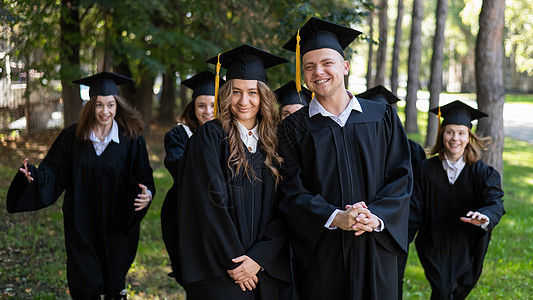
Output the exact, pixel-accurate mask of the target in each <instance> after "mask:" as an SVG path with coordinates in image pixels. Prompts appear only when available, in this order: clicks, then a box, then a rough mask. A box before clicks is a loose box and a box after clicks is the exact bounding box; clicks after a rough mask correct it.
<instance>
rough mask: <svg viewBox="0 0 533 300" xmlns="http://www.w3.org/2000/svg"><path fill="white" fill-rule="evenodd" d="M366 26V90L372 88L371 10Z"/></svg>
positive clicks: (372, 19)
mask: <svg viewBox="0 0 533 300" xmlns="http://www.w3.org/2000/svg"><path fill="white" fill-rule="evenodd" d="M368 26H369V27H370V29H369V33H368V39H369V41H368V63H367V65H366V88H367V89H371V88H373V87H374V82H373V81H372V61H373V60H374V12H373V11H372V10H371V11H370V14H369V15H368Z"/></svg>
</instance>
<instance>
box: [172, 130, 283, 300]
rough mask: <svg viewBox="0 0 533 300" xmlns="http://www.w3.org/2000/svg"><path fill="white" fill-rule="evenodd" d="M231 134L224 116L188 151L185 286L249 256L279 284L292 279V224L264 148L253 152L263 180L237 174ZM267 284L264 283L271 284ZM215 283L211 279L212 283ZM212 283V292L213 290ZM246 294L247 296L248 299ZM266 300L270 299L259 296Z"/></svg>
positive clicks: (181, 226)
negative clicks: (231, 159) (285, 214)
mask: <svg viewBox="0 0 533 300" xmlns="http://www.w3.org/2000/svg"><path fill="white" fill-rule="evenodd" d="M229 155H230V148H229V144H228V139H227V134H226V133H225V132H224V130H223V129H222V127H221V125H220V122H219V121H218V120H214V121H210V122H207V123H205V124H204V125H203V126H201V127H200V128H199V129H198V130H197V131H196V132H195V134H194V135H193V136H192V137H191V139H190V141H189V145H188V147H187V150H186V152H185V155H184V158H185V160H184V161H183V163H184V165H183V172H184V174H187V176H182V177H180V180H179V184H178V193H179V195H180V201H179V202H178V255H179V260H180V265H181V276H182V277H181V278H182V281H183V284H184V285H185V286H187V285H189V284H194V283H199V282H202V281H208V282H209V281H211V280H214V279H216V278H223V280H225V281H228V280H229V281H230V282H232V279H231V277H229V275H228V274H227V270H231V269H234V268H236V267H237V266H238V265H239V264H235V263H233V262H232V261H231V260H232V259H233V258H235V257H238V256H241V255H244V254H245V255H248V256H249V257H250V258H252V259H253V260H254V261H256V262H257V263H258V264H259V265H261V267H263V268H264V271H261V272H260V275H261V278H260V280H259V285H261V284H262V281H268V282H270V283H271V285H272V287H273V288H274V287H275V288H276V289H278V288H281V287H285V286H287V285H288V284H289V282H290V269H289V257H288V255H289V253H288V243H287V237H286V228H285V224H284V222H283V219H282V218H281V216H280V215H279V213H278V211H277V205H278V202H277V198H276V191H275V188H274V179H273V177H272V175H271V173H270V171H269V170H268V169H267V168H266V167H265V165H264V157H263V153H262V152H261V151H260V150H258V152H256V153H254V154H252V153H249V152H247V158H248V163H249V165H250V166H251V167H252V168H253V170H254V172H255V174H256V176H257V177H258V178H257V179H254V178H251V179H250V178H248V177H247V176H245V175H243V172H242V171H241V172H239V173H238V174H237V175H236V176H232V174H231V172H230V170H229V168H228V166H227V160H228V157H229ZM265 285H266V284H264V285H263V286H265ZM207 286H209V284H207ZM207 289H208V288H206V292H207ZM244 294H245V293H243V298H242V299H246V297H245V296H244ZM256 299H264V298H256Z"/></svg>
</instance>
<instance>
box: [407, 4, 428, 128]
mask: <svg viewBox="0 0 533 300" xmlns="http://www.w3.org/2000/svg"><path fill="white" fill-rule="evenodd" d="M423 14H424V3H423V1H422V0H413V16H412V24H411V44H410V46H409V62H408V65H407V95H406V97H405V102H406V105H405V131H406V132H407V133H418V124H417V113H418V111H417V108H416V100H417V92H418V89H419V77H418V73H419V72H420V57H421V51H422V49H421V48H422V46H421V40H422V31H421V27H422V19H423Z"/></svg>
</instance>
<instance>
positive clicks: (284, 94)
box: [274, 80, 312, 106]
mask: <svg viewBox="0 0 533 300" xmlns="http://www.w3.org/2000/svg"><path fill="white" fill-rule="evenodd" d="M274 93H276V96H277V98H278V102H279V104H281V106H285V105H289V104H302V105H304V106H305V105H307V104H308V103H309V102H311V100H312V97H311V91H310V90H308V89H306V88H305V87H302V90H301V92H300V93H298V91H297V90H296V82H294V80H291V81H289V82H287V83H286V84H285V85H283V86H282V87H280V88H279V89H277V90H275V91H274Z"/></svg>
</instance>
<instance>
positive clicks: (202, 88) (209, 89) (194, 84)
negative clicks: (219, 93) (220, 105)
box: [181, 71, 225, 99]
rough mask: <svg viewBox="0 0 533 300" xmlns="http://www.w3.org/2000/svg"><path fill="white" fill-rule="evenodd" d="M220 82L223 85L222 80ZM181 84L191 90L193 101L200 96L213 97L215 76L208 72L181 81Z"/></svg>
mask: <svg viewBox="0 0 533 300" xmlns="http://www.w3.org/2000/svg"><path fill="white" fill-rule="evenodd" d="M222 81H223V83H222V84H224V83H225V81H224V79H222ZM181 84H182V85H184V86H186V87H188V88H190V89H192V90H193V93H192V98H193V99H194V98H196V97H198V96H201V95H207V96H214V95H215V74H213V72H210V71H203V72H202V73H198V74H196V75H194V76H193V77H191V78H189V79H187V80H184V81H182V82H181Z"/></svg>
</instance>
